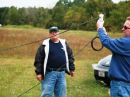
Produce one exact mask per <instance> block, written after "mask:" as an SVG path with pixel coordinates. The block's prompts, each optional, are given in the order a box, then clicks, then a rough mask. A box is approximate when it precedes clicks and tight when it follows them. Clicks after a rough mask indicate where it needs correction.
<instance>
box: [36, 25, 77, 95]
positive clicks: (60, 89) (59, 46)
mask: <svg viewBox="0 0 130 97" xmlns="http://www.w3.org/2000/svg"><path fill="white" fill-rule="evenodd" d="M49 35H50V38H49V39H46V40H44V41H43V43H42V44H41V45H40V47H39V49H38V51H37V53H36V56H35V62H34V66H35V67H36V70H35V72H36V75H37V76H36V77H37V79H38V80H39V81H40V82H41V97H51V96H52V94H53V92H54V95H55V97H66V96H67V95H66V94H67V93H66V79H65V72H66V73H67V74H70V75H71V76H72V77H73V76H74V70H75V65H74V58H73V53H72V50H71V48H70V47H69V45H68V44H67V43H66V40H65V39H60V38H59V30H58V28H57V27H55V26H53V27H51V28H50V29H49Z"/></svg>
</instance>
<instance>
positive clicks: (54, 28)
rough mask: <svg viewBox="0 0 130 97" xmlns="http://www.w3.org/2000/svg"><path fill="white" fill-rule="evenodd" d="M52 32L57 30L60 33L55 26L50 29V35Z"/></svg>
mask: <svg viewBox="0 0 130 97" xmlns="http://www.w3.org/2000/svg"><path fill="white" fill-rule="evenodd" d="M52 30H56V31H57V32H59V29H58V28H57V27H56V26H53V27H51V28H50V29H49V33H51V32H52Z"/></svg>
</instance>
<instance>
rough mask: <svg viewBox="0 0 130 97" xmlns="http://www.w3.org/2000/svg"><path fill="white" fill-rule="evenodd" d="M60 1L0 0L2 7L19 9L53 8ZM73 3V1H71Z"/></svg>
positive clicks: (114, 0) (117, 0) (115, 1)
mask: <svg viewBox="0 0 130 97" xmlns="http://www.w3.org/2000/svg"><path fill="white" fill-rule="evenodd" d="M58 1H59V0H0V7H11V6H15V7H17V8H21V7H26V8H28V7H34V6H35V7H44V8H52V7H54V6H55V4H56V2H58ZM71 1H73V0H71ZM112 1H113V2H114V3H118V2H119V1H123V0H112Z"/></svg>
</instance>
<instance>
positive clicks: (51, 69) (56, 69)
mask: <svg viewBox="0 0 130 97" xmlns="http://www.w3.org/2000/svg"><path fill="white" fill-rule="evenodd" d="M46 70H47V71H58V72H61V71H65V68H50V67H47V68H46Z"/></svg>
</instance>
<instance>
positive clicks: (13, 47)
mask: <svg viewBox="0 0 130 97" xmlns="http://www.w3.org/2000/svg"><path fill="white" fill-rule="evenodd" d="M97 19H99V17H98V18H95V19H92V20H89V21H87V22H85V23H82V24H80V25H78V26H75V27H73V28H70V29H68V30H66V31H63V32H61V33H59V34H63V33H65V32H67V31H69V30H72V29H74V28H77V27H79V26H82V25H85V24H87V23H89V22H91V21H94V20H97ZM57 35H58V34H57ZM54 36H56V35H54ZM54 36H52V37H54ZM48 38H51V37H48ZM48 38H45V39H48ZM45 39H40V40H37V41H34V42H30V43H26V44H23V45H19V46H15V47H10V48H6V49H2V50H0V51H6V50H10V49H14V48H18V47H22V46H26V45H29V44H33V43H36V42H39V41H43V40H45Z"/></svg>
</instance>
